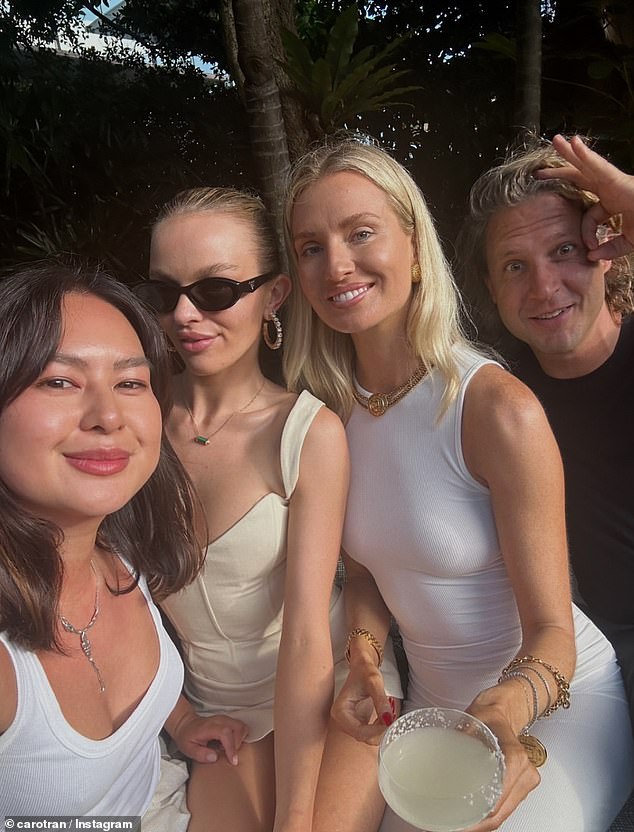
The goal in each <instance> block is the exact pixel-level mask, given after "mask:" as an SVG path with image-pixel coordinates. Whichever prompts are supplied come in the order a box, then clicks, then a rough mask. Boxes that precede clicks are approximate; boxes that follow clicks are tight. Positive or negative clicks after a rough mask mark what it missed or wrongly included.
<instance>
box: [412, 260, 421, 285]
mask: <svg viewBox="0 0 634 832" xmlns="http://www.w3.org/2000/svg"><path fill="white" fill-rule="evenodd" d="M420 281H421V273H420V266H419V265H418V263H414V265H413V266H412V283H420Z"/></svg>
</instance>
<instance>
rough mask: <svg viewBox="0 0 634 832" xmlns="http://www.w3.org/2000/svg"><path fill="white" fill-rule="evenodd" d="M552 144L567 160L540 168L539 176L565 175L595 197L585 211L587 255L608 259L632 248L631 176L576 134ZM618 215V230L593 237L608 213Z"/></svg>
mask: <svg viewBox="0 0 634 832" xmlns="http://www.w3.org/2000/svg"><path fill="white" fill-rule="evenodd" d="M553 147H554V148H555V150H556V151H557V153H559V155H560V156H561V157H562V158H563V159H565V160H566V162H568V165H567V166H566V167H563V168H544V169H542V170H539V171H537V172H536V174H535V176H536V177H538V178H539V179H567V180H568V181H570V182H574V184H575V185H577V186H579V187H580V188H583V189H585V190H587V191H591V192H592V193H593V194H596V196H598V197H599V202H598V203H597V204H596V205H593V206H591V207H590V208H589V209H588V210H587V211H586V213H585V215H584V219H583V223H582V233H583V240H584V242H585V244H586V246H587V247H588V259H590V260H601V259H603V260H611V259H613V258H615V257H620V256H622V255H624V254H628V253H629V252H631V251H634V176H630V175H628V174H627V173H624V172H623V171H622V170H619V169H618V168H617V167H615V166H614V165H612V164H611V163H610V162H608V160H607V159H604V158H603V156H600V155H599V154H598V153H596V152H595V151H594V150H592V149H591V148H589V147H588V146H587V145H586V144H585V143H584V142H583V141H582V140H581V139H580V138H579V137H578V136H573V137H572V139H570V141H568V140H567V139H565V138H564V137H563V136H555V137H554V138H553ZM618 215H620V216H621V233H620V234H619V235H617V236H615V237H612V238H611V239H608V240H606V241H605V242H601V243H599V241H597V234H596V232H597V228H598V226H599V225H601V224H602V223H605V222H606V220H608V219H609V218H610V217H616V216H618Z"/></svg>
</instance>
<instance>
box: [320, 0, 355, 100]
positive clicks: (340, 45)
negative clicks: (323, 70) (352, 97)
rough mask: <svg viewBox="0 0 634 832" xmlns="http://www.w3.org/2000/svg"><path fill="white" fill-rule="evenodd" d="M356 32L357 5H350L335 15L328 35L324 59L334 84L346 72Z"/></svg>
mask: <svg viewBox="0 0 634 832" xmlns="http://www.w3.org/2000/svg"><path fill="white" fill-rule="evenodd" d="M358 33H359V13H358V11H357V7H356V6H354V5H352V6H349V7H348V8H347V9H345V10H344V11H343V12H342V13H341V14H340V15H339V16H338V17H337V19H336V21H335V24H334V26H333V27H332V29H331V30H330V34H329V37H328V46H327V48H326V61H327V62H328V65H329V66H330V69H331V73H332V78H333V79H334V82H335V85H336V84H337V83H338V81H339V79H340V78H341V77H342V76H343V75H344V74H345V72H346V67H347V65H348V64H349V62H350V56H351V55H352V50H353V48H354V43H355V41H356V39H357V34H358Z"/></svg>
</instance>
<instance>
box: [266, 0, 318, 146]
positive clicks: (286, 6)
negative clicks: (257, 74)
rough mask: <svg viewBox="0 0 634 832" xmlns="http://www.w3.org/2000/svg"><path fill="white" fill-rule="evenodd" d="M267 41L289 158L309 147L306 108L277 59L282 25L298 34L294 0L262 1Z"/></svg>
mask: <svg viewBox="0 0 634 832" xmlns="http://www.w3.org/2000/svg"><path fill="white" fill-rule="evenodd" d="M262 5H263V7H264V16H265V20H266V27H267V31H268V34H269V44H270V47H271V54H272V57H273V74H274V75H275V80H276V81H277V86H278V88H279V91H280V98H281V101H282V113H283V115H284V124H285V125H286V141H287V143H288V152H289V155H290V158H291V159H297V157H298V156H301V155H302V154H303V153H305V152H306V150H308V147H309V145H310V143H311V137H310V134H309V131H308V129H307V125H306V112H305V110H304V107H303V105H302V104H301V102H300V101H299V99H298V98H297V96H296V95H295V91H294V90H295V88H294V86H293V84H292V82H291V80H290V78H289V77H288V75H287V74H286V73H285V72H284V70H283V69H282V67H281V66H280V65H279V64H278V63H277V62H278V61H285V60H286V54H285V52H284V47H283V46H282V37H281V32H282V27H284V28H285V29H290V31H291V32H294V33H295V34H297V29H296V27H295V0H266V2H264V3H263V4H262Z"/></svg>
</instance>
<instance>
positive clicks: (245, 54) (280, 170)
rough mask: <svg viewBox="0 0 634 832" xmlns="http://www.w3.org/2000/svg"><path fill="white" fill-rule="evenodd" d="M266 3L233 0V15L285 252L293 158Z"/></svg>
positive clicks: (268, 196)
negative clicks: (286, 204)
mask: <svg viewBox="0 0 634 832" xmlns="http://www.w3.org/2000/svg"><path fill="white" fill-rule="evenodd" d="M262 5H263V4H262V2H261V0H233V16H234V21H235V31H236V40H237V44H238V62H239V64H240V69H241V70H242V72H243V73H244V99H245V108H246V112H247V118H248V122H249V138H250V143H251V152H252V154H253V160H254V162H255V169H256V174H257V176H258V179H259V183H260V190H261V193H262V198H263V199H264V201H265V203H266V205H267V208H268V209H269V211H270V212H271V214H272V216H273V217H274V220H275V225H276V229H277V233H278V238H279V243H280V253H281V255H283V253H284V242H283V233H282V228H283V226H282V207H283V202H284V187H285V183H286V178H287V176H288V172H289V168H290V162H289V156H288V146H287V143H286V132H285V128H284V119H283V117H282V107H281V104H280V94H279V90H278V87H277V84H276V82H275V77H274V73H273V61H272V57H271V49H270V46H269V40H268V35H267V30H266V25H265V21H264V15H263V10H262Z"/></svg>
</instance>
